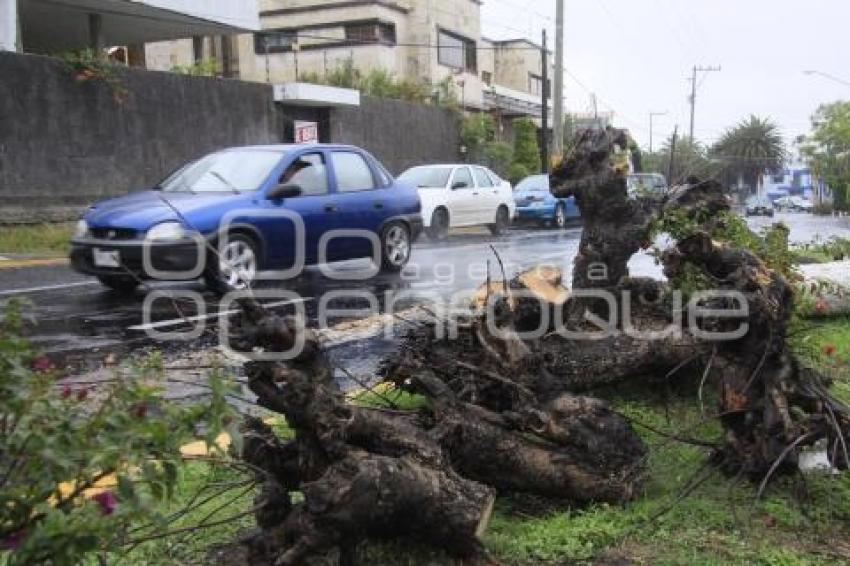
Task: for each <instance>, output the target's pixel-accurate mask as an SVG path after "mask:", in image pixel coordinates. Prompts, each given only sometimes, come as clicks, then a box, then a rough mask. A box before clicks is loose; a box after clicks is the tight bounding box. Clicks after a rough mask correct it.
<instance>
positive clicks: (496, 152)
mask: <svg viewBox="0 0 850 566" xmlns="http://www.w3.org/2000/svg"><path fill="white" fill-rule="evenodd" d="M513 156H514V150H513V148H512V147H511V144H509V143H507V142H490V143H488V144H487V145H486V146H484V158H483V160H482V163H483V164H484V165H486V166H487V167H489V168H490V169H492V170H493V171H495V172H496V173H497V174H498V175H499V176H500V177H505V178H508V177H510V175H509V174H508V173H509V169H510V166H511V161H512V160H513Z"/></svg>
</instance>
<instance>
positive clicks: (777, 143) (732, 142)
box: [711, 115, 786, 187]
mask: <svg viewBox="0 0 850 566" xmlns="http://www.w3.org/2000/svg"><path fill="white" fill-rule="evenodd" d="M711 153H712V157H713V158H714V159H715V160H717V161H719V162H720V163H722V164H723V166H724V167H723V168H724V170H725V172H726V173H727V175H728V176H729V178H736V179H737V180H738V185H739V186H740V185H742V184H743V183H748V184H750V186H751V187H757V186H758V182H759V178H760V177H761V175H762V174H763V173H764V172H765V171H771V172H772V171H777V170H780V169H782V165H783V164H784V162H785V157H786V150H785V141H784V140H783V139H782V134H781V133H780V132H779V127H778V126H777V125H776V124H775V123H774V122H773V121H772V120H770V119H769V118H759V117H758V116H755V115H751V116H750V117H749V118H747V119H746V120H742V121H741V122H740V123H738V125H736V126H735V127H734V128H731V129H729V130H727V131H726V133H724V134H723V136H722V137H721V138H720V140H719V141H718V142H717V143H716V144H715V145H714V147H713V148H712V151H711Z"/></svg>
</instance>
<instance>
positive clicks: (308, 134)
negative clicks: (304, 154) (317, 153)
mask: <svg viewBox="0 0 850 566" xmlns="http://www.w3.org/2000/svg"><path fill="white" fill-rule="evenodd" d="M318 142H319V124H317V123H316V122H303V121H301V120H296V121H295V143H318Z"/></svg>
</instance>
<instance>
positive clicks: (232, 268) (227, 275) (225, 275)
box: [219, 240, 257, 289]
mask: <svg viewBox="0 0 850 566" xmlns="http://www.w3.org/2000/svg"><path fill="white" fill-rule="evenodd" d="M219 270H220V271H221V276H222V280H223V281H224V282H225V283H227V285H229V286H230V287H231V288H232V289H245V288H247V287H248V286H249V285H250V284H251V282H252V281H253V280H254V277H255V276H256V275H257V256H256V255H255V254H254V250H253V249H251V246H250V245H248V244H247V243H246V242H243V241H240V240H236V241H233V242H229V243H228V244H227V247H225V248H224V250H223V251H222V253H221V261H220V263H219Z"/></svg>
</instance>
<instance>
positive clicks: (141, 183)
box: [0, 53, 282, 221]
mask: <svg viewBox="0 0 850 566" xmlns="http://www.w3.org/2000/svg"><path fill="white" fill-rule="evenodd" d="M118 73H119V74H118V80H119V83H120V85H121V86H122V87H123V88H126V89H127V92H128V95H127V97H126V100H124V101H123V102H117V101H116V100H115V99H114V93H113V90H112V89H110V87H109V86H107V85H106V84H104V83H103V82H102V81H99V80H92V81H87V82H76V81H75V80H74V78H73V77H72V75H71V73H70V71H69V69H68V68H67V67H66V66H65V64H64V63H63V62H62V61H59V60H56V59H51V58H47V57H40V56H36V55H20V54H14V53H0V221H3V218H5V221H9V219H14V218H20V217H22V218H23V219H27V220H33V219H34V216H35V215H36V214H38V215H41V216H42V217H46V218H54V217H60V216H66V217H67V216H68V213H69V210H72V211H73V210H75V209H76V208H78V207H79V206H80V205H86V204H88V203H91V202H93V201H96V200H99V199H102V198H103V197H106V196H111V195H119V194H123V193H126V192H127V191H128V190H130V189H134V188H140V187H146V186H151V185H153V184H154V183H156V182H157V181H158V180H161V179H162V177H163V176H164V175H165V174H167V173H168V172H169V171H171V170H173V169H174V168H176V167H177V166H179V165H180V164H182V163H184V162H186V161H187V160H189V159H193V158H196V157H198V156H200V155H203V154H204V153H207V152H209V151H211V150H215V149H217V148H221V147H226V146H230V145H240V144H256V143H269V142H277V141H280V140H281V136H282V128H281V125H280V116H279V112H278V110H277V109H276V108H275V104H274V102H273V100H272V89H271V87H270V86H268V85H262V84H255V83H246V82H240V81H230V80H222V79H214V78H203V77H187V76H181V75H176V74H172V73H157V72H150V71H140V70H126V71H123V70H122V71H119V72H118Z"/></svg>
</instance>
